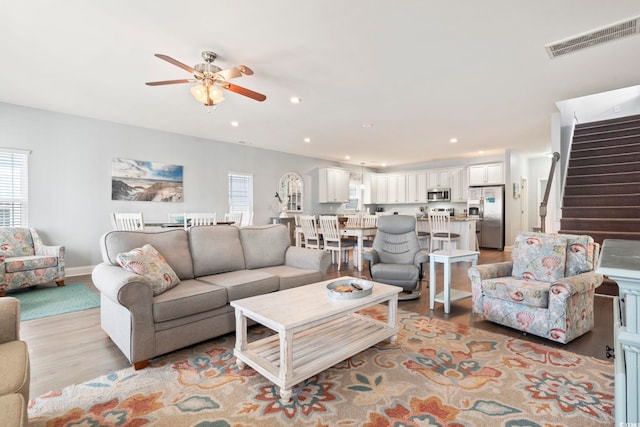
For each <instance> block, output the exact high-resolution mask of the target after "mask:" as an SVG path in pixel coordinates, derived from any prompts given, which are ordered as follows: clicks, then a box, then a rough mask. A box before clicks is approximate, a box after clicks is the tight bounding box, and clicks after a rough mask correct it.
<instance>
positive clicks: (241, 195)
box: [229, 172, 253, 225]
mask: <svg viewBox="0 0 640 427" xmlns="http://www.w3.org/2000/svg"><path fill="white" fill-rule="evenodd" d="M229 212H231V213H242V224H241V225H250V224H251V221H252V220H253V175H250V174H241V173H233V172H230V173H229Z"/></svg>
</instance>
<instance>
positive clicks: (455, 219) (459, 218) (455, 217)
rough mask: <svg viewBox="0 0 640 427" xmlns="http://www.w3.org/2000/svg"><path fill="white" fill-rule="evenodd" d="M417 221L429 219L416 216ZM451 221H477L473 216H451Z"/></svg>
mask: <svg viewBox="0 0 640 427" xmlns="http://www.w3.org/2000/svg"><path fill="white" fill-rule="evenodd" d="M416 219H417V220H418V221H429V218H425V217H423V218H416ZM451 221H477V220H476V219H475V218H467V217H461V216H452V217H451Z"/></svg>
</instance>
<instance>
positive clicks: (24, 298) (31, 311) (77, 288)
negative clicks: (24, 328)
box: [7, 283, 100, 321]
mask: <svg viewBox="0 0 640 427" xmlns="http://www.w3.org/2000/svg"><path fill="white" fill-rule="evenodd" d="M7 296H10V297H15V298H18V299H19V300H20V312H21V320H22V321H25V320H33V319H41V318H43V317H50V316H55V315H57V314H63V313H71V312H72V311H80V310H86V309H88V308H95V307H99V306H100V295H98V294H97V293H95V292H93V291H92V290H91V289H89V288H87V287H86V286H85V285H83V284H82V283H70V284H68V285H64V286H55V287H47V288H30V289H25V290H21V291H19V292H9V293H7Z"/></svg>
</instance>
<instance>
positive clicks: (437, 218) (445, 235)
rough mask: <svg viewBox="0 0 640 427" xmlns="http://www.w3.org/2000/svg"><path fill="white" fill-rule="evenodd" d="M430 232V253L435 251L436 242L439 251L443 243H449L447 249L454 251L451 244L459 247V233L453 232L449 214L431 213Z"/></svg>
mask: <svg viewBox="0 0 640 427" xmlns="http://www.w3.org/2000/svg"><path fill="white" fill-rule="evenodd" d="M429 230H430V232H431V236H430V241H429V252H433V251H434V243H435V242H438V249H440V248H441V245H440V243H441V242H447V249H452V247H451V244H452V243H453V244H454V245H456V246H457V241H458V240H460V235H459V234H458V233H452V232H451V217H450V216H449V213H447V212H434V213H430V214H429ZM453 249H455V247H454V248H453Z"/></svg>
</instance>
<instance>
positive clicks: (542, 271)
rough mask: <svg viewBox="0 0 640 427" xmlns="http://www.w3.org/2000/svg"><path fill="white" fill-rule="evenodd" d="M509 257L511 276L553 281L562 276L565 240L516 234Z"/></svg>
mask: <svg viewBox="0 0 640 427" xmlns="http://www.w3.org/2000/svg"><path fill="white" fill-rule="evenodd" d="M511 258H512V260H513V272H512V273H511V274H512V276H513V277H517V278H521V279H529V280H538V281H540V282H554V281H556V280H558V279H560V278H562V277H564V268H565V263H566V259H567V241H566V240H565V239H555V238H553V237H532V236H518V237H517V238H516V241H515V242H514V244H513V252H512V253H511Z"/></svg>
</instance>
